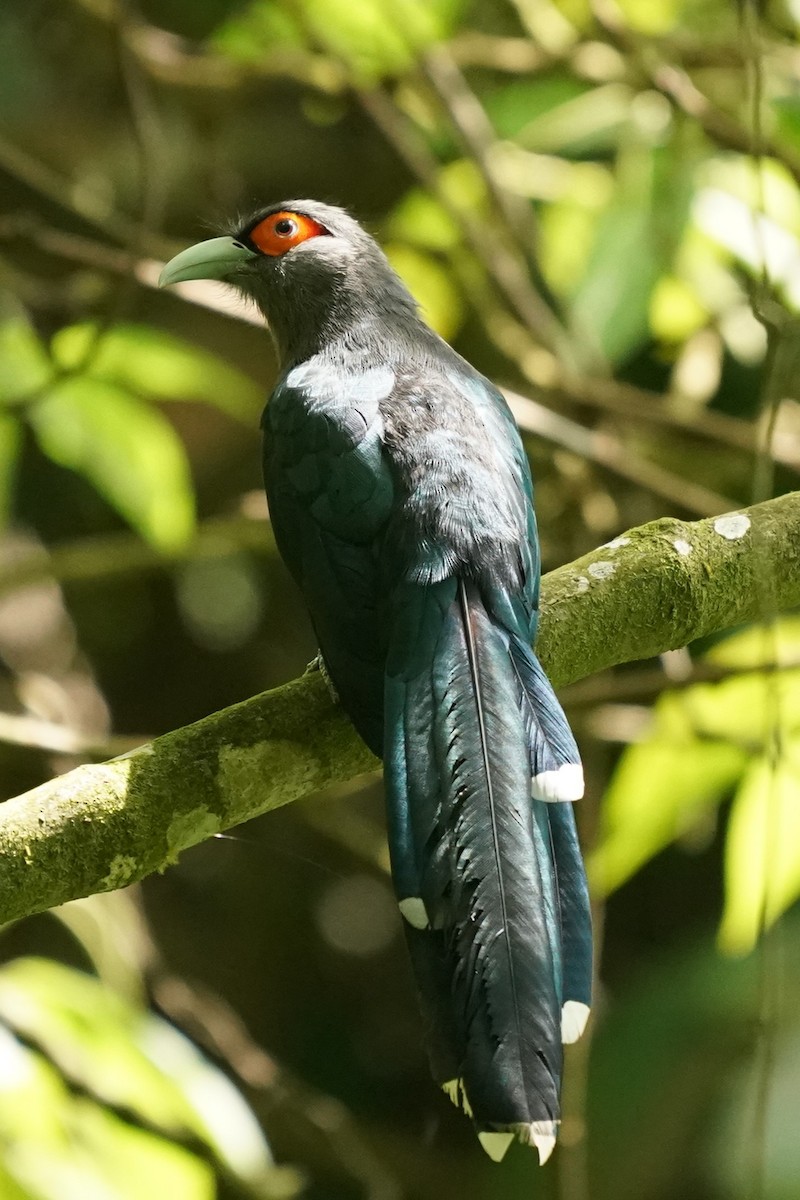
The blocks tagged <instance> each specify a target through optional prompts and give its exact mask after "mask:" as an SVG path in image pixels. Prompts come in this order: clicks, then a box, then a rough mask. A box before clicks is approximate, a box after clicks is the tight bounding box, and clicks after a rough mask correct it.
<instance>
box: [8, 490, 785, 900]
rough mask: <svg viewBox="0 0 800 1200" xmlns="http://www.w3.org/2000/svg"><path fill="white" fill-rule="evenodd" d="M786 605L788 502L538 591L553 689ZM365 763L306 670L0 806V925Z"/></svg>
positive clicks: (671, 537) (642, 531) (659, 533)
mask: <svg viewBox="0 0 800 1200" xmlns="http://www.w3.org/2000/svg"><path fill="white" fill-rule="evenodd" d="M795 605H800V492H794V493H792V494H790V495H787V496H783V497H781V498H780V499H777V500H770V501H767V502H766V503H764V504H759V505H756V506H755V507H753V508H750V509H747V510H744V512H742V513H739V514H735V515H729V516H727V517H716V518H710V519H708V520H704V521H696V522H693V523H688V522H681V521H675V520H671V519H665V520H661V521H655V522H653V523H651V524H649V525H644V526H642V527H641V528H639V529H634V530H631V531H630V532H629V533H628V534H626V535H625V536H624V537H622V538H616V539H615V540H614V541H613V542H611V543H609V544H608V545H607V546H603V547H601V548H600V549H599V550H595V551H593V552H592V553H591V554H587V555H585V556H584V557H583V558H581V559H578V560H577V561H576V562H574V563H570V564H569V565H567V566H565V567H561V568H560V569H559V570H557V571H553V572H551V574H549V575H548V576H546V578H545V579H544V581H543V587H542V621H541V634H540V637H539V642H538V645H537V649H538V653H539V655H540V657H541V659H542V662H543V664H544V665H545V667H546V669H547V670H548V672H549V674H550V676H551V678H552V679H553V681H554V683H555V684H557V685H564V684H566V683H571V682H573V681H575V680H577V679H580V678H582V677H584V676H586V675H590V674H592V673H593V672H595V671H600V670H603V669H604V668H607V667H611V666H614V665H616V664H618V663H623V662H630V661H632V660H633V659H637V658H649V657H651V656H653V655H656V654H659V653H662V652H663V651H665V650H670V649H674V648H676V647H678V646H683V645H685V644H686V643H688V642H691V641H693V640H694V639H696V638H699V637H703V636H706V635H708V634H710V633H714V632H717V631H720V630H724V629H728V628H730V627H731V626H733V625H737V624H740V623H742V622H747V621H754V620H758V619H759V618H760V617H764V616H769V615H771V614H773V613H775V612H776V611H778V610H780V609H786V608H791V607H793V606H795ZM377 767H378V763H377V761H376V759H375V758H373V756H372V755H371V754H370V753H369V751H368V750H367V749H366V747H365V746H364V745H363V743H362V742H361V741H360V739H359V738H358V736H357V735H356V733H355V731H354V730H353V728H352V726H351V725H350V724H349V722H348V721H347V718H346V717H345V716H344V714H343V713H342V711H341V710H340V709H338V708H336V707H335V706H334V705H333V703H332V701H331V699H330V697H329V695H328V692H327V690H326V687H325V684H324V682H323V680H322V679H321V678H320V676H319V675H318V674H310V675H305V676H303V677H302V678H301V679H297V680H294V682H292V683H289V684H286V685H285V686H284V687H281V688H277V689H276V690H275V691H272V692H266V693H264V694H262V695H260V696H255V697H253V699H251V700H245V701H244V702H243V703H241V704H237V705H234V706H233V707H232V708H228V709H225V710H224V711H222V712H219V713H215V714H214V715H213V716H210V717H206V718H205V719H204V720H202V721H198V722H197V723H196V724H194V725H189V726H187V727H186V728H185V729H179V730H176V731H175V732H174V733H170V734H167V735H166V736H164V737H160V738H157V739H156V740H155V741H154V742H152V743H151V744H149V745H146V746H142V747H140V748H139V749H138V750H135V751H133V752H132V753H131V754H128V755H126V756H124V757H122V758H117V759H113V760H112V761H111V762H108V763H103V764H100V765H87V766H82V767H79V768H78V769H77V770H75V771H71V772H70V773H69V774H68V775H64V776H61V777H60V778H58V779H55V780H53V781H51V782H50V783H46V784H43V785H42V786H41V787H38V788H36V789H35V790H34V791H32V792H26V793H25V794H24V795H22V796H17V797H16V798H15V799H13V800H9V801H7V803H6V804H4V805H0V854H1V855H2V859H3V870H2V874H0V921H8V920H12V919H15V918H18V917H21V916H24V915H26V914H28V913H33V912H38V911H41V910H42V909H45V908H49V907H51V906H53V905H55V904H61V903H63V902H64V901H66V900H70V899H74V898H75V897H78V896H85V895H89V894H91V893H93V892H99V891H110V890H112V889H113V888H116V887H122V886H124V885H125V884H128V883H132V882H133V881H134V880H137V879H141V878H142V877H143V876H145V875H148V874H149V873H151V872H152V871H157V870H162V869H163V868H164V867H166V866H169V865H170V864H171V863H173V862H175V860H176V858H177V856H178V855H179V854H180V852H181V851H182V850H185V849H186V848H187V847H188V846H192V845H194V844H195V843H197V842H200V841H202V840H203V839H204V838H207V837H211V836H212V835H213V834H215V833H217V832H219V831H221V830H223V829H227V828H229V827H230V826H232V825H238V824H240V823H241V822H242V821H246V820H249V819H250V818H251V817H255V816H257V815H258V814H259V813H263V812H266V811H268V810H269V809H273V808H277V807H279V806H280V805H282V804H288V803H289V802H290V801H292V800H296V799H298V798H299V797H300V796H305V795H308V794H309V793H311V792H315V791H317V790H319V789H320V788H324V787H327V786H329V785H331V784H334V783H341V782H343V781H345V780H348V779H351V778H352V777H353V776H355V775H357V774H359V773H361V772H364V771H372V770H375V769H376V768H377Z"/></svg>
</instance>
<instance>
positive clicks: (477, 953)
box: [385, 580, 586, 1159]
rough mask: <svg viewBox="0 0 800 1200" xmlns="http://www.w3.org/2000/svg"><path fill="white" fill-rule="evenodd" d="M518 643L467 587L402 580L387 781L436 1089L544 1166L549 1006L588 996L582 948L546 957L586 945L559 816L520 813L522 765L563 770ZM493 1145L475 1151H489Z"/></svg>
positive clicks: (545, 704) (552, 1112)
mask: <svg viewBox="0 0 800 1200" xmlns="http://www.w3.org/2000/svg"><path fill="white" fill-rule="evenodd" d="M516 640H519V641H520V644H522V642H521V639H516ZM516 640H515V639H514V638H511V637H510V635H509V634H508V632H507V631H506V630H505V629H504V628H503V627H502V625H501V624H500V623H499V622H498V621H497V620H496V619H495V618H494V617H493V616H492V615H491V613H490V612H489V611H487V608H486V606H485V605H484V603H483V600H482V598H481V595H480V593H479V590H478V588H477V586H476V585H474V584H472V583H466V582H458V581H454V580H448V581H444V582H443V583H441V584H438V585H433V586H431V585H429V586H428V587H426V588H420V587H414V586H411V585H409V587H408V589H407V590H406V591H405V592H404V593H403V594H402V596H401V597H400V601H398V606H397V608H396V610H395V620H394V624H393V638H392V646H391V649H390V654H389V660H388V665H387V679H386V692H385V721H386V751H385V764H386V784H387V799H388V808H389V837H390V849H391V854H392V867H393V876H394V880H395V888H396V891H397V895H398V900H399V901H400V902H401V909H402V911H403V913H404V916H405V917H406V922H405V924H406V935H407V939H408V943H409V949H410V952H411V957H412V963H413V966H414V971H415V975H416V978H417V985H418V988H419V990H420V998H421V1005H422V1009H423V1013H424V1016H425V1021H426V1025H427V1028H428V1041H429V1048H430V1056H431V1066H432V1070H433V1073H434V1077H435V1078H436V1079H437V1080H438V1082H439V1083H440V1084H442V1085H443V1086H445V1087H446V1089H447V1090H448V1092H449V1094H451V1097H452V1098H454V1099H456V1100H461V1101H463V1103H464V1107H466V1108H467V1109H468V1111H470V1112H471V1115H472V1116H473V1119H474V1121H475V1123H476V1125H477V1127H478V1130H479V1131H482V1132H483V1133H484V1134H498V1135H499V1134H501V1133H502V1131H511V1132H512V1133H515V1134H517V1135H518V1136H520V1138H521V1139H522V1140H524V1141H528V1142H530V1143H531V1144H534V1145H536V1146H537V1147H538V1149H539V1152H540V1157H541V1158H542V1159H544V1157H546V1155H547V1154H548V1153H549V1151H550V1149H551V1148H552V1142H553V1140H554V1138H555V1133H556V1129H557V1121H558V1117H559V1100H558V1093H559V1086H560V1078H561V1069H562V1026H563V1024H564V1022H563V1019H562V1002H563V1001H564V1000H565V999H566V1000H568V1001H573V1002H575V1003H583V1002H584V1001H583V999H582V997H584V996H585V995H586V991H585V988H583V989H582V990H581V986H579V984H580V981H581V980H582V979H583V977H584V975H585V953H584V954H583V960H582V961H583V962H584V967H583V968H581V970H578V971H575V970H574V969H573V966H572V964H571V962H569V961H566V962H562V957H563V953H564V951H566V954H567V958H569V956H570V954H571V947H572V946H578V947H579V948H580V949H581V951H582V953H583V951H584V950H585V937H584V938H583V941H581V936H582V935H581V933H580V929H581V920H582V919H583V915H585V914H584V910H583V908H582V907H581V906H582V903H583V899H582V898H583V895H584V893H583V892H582V891H581V887H580V880H582V878H583V877H582V868H581V869H580V872H578V870H577V868H576V865H575V860H574V856H575V854H576V853H577V854H578V855H579V851H578V850H577V842H574V840H573V839H574V825H572V826H570V825H569V824H568V820H569V818H571V809H570V806H569V805H556V806H552V805H550V804H546V803H544V802H543V801H542V800H541V799H538V798H536V797H534V799H533V800H531V788H530V783H531V775H532V773H533V772H534V771H535V770H536V768H537V767H543V768H544V769H550V765H551V763H552V762H555V764H556V766H557V767H558V766H561V765H563V764H564V762H566V761H567V760H568V759H571V760H572V761H573V762H577V761H578V760H577V748H576V747H575V744H574V740H573V739H572V735H571V734H569V732H568V727H567V726H566V721H565V719H564V718H563V714H561V710H560V708H558V707H557V702H556V701H555V697H554V696H553V695H552V690H551V689H550V688H549V684H548V685H547V687H546V690H545V691H544V696H543V698H542V693H541V691H540V690H534V689H535V688H538V687H539V676H541V679H544V678H545V677H544V675H543V673H542V672H541V668H539V667H538V663H536V660H535V659H534V658H533V655H532V654H531V653H530V651H528V652H527V655H525V654H523V653H522V652H521V651H520V650H519V649H518V648H517V646H516ZM554 704H555V705H556V710H557V713H558V714H560V720H561V723H563V726H564V727H566V729H567V735H568V736H567V735H565V734H564V731H563V729H562V727H561V724H560V723H559V721H558V719H557V718H553V717H551V716H550V715H549V714H550V711H551V708H552V706H553V705H554ZM537 739H538V740H537ZM548 754H549V755H550V756H551V757H550V758H548V757H547V755H548ZM559 756H560V757H559ZM562 809H563V810H564V811H565V812H566V813H567V814H568V817H567V819H566V820H562V818H561V816H560V815H554V814H560V813H561V811H562ZM562 848H563V849H564V852H565V855H566V858H565V863H566V865H563V864H562V863H561V862H560V861H559V854H560V853H561V850H562ZM578 863H579V858H578ZM409 902H412V903H409ZM581 971H582V972H583V974H581ZM569 1011H570V1015H574V1014H573V1010H569ZM484 1140H485V1139H484ZM506 1142H507V1139H503V1138H502V1137H497V1138H490V1139H489V1141H488V1142H487V1144H486V1148H487V1152H490V1153H492V1154H493V1156H498V1155H499V1153H500V1151H501V1149H502V1146H505V1144H506Z"/></svg>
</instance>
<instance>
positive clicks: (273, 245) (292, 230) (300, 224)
mask: <svg viewBox="0 0 800 1200" xmlns="http://www.w3.org/2000/svg"><path fill="white" fill-rule="evenodd" d="M326 232H327V230H326V229H324V228H323V227H322V225H320V223H319V221H315V220H314V219H313V217H305V216H303V214H302V213H296V212H276V213H270V215H269V216H268V217H265V218H264V220H263V221H259V223H258V225H256V226H255V228H253V229H251V230H250V234H249V237H250V241H251V242H252V243H253V245H254V246H257V247H258V249H259V250H260V251H261V253H262V254H269V255H271V256H272V257H273V258H279V257H280V256H281V255H282V254H286V252H287V251H288V250H292V249H293V248H294V247H295V246H299V245H300V243H301V242H307V241H308V239H309V238H313V237H319V235H320V234H321V233H326Z"/></svg>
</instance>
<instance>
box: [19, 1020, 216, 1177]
mask: <svg viewBox="0 0 800 1200" xmlns="http://www.w3.org/2000/svg"><path fill="white" fill-rule="evenodd" d="M0 1063H1V1064H2V1067H3V1075H2V1084H0V1150H2V1151H3V1153H2V1158H3V1162H4V1166H5V1168H6V1169H7V1171H8V1173H9V1177H10V1181H11V1182H10V1185H9V1188H8V1190H3V1192H2V1195H3V1200H6V1197H9V1200H11V1198H16V1197H27V1196H31V1197H36V1200H95V1198H97V1200H104V1198H105V1197H110V1196H113V1197H114V1200H151V1198H152V1197H153V1196H159V1195H165V1194H167V1195H169V1196H170V1197H171V1198H174V1200H213V1197H214V1195H215V1188H214V1180H213V1174H212V1172H211V1170H210V1169H209V1166H208V1164H207V1163H205V1162H203V1160H202V1159H201V1158H198V1157H197V1156H196V1155H194V1154H192V1153H191V1152H190V1151H189V1150H187V1149H185V1148H184V1147H182V1146H180V1145H176V1144H175V1143H173V1142H171V1141H169V1140H166V1139H165V1138H163V1137H161V1136H159V1135H158V1134H157V1133H154V1132H151V1131H148V1130H146V1129H137V1128H136V1126H135V1125H134V1124H132V1123H131V1122H130V1121H129V1120H125V1119H123V1118H121V1117H118V1116H117V1115H116V1114H115V1113H113V1112H110V1111H109V1110H108V1109H106V1108H104V1107H103V1106H102V1105H100V1104H98V1103H96V1102H95V1101H94V1100H93V1099H91V1098H90V1097H86V1096H82V1095H76V1094H75V1093H74V1092H73V1091H72V1089H71V1088H70V1087H69V1086H68V1085H67V1084H66V1083H65V1081H64V1080H63V1079H62V1078H61V1076H60V1075H59V1073H58V1071H57V1070H56V1069H55V1068H54V1067H53V1066H52V1065H51V1064H50V1063H48V1062H47V1061H46V1059H45V1058H43V1057H42V1055H40V1054H39V1053H37V1052H36V1051H35V1050H32V1049H30V1048H29V1047H27V1046H24V1045H22V1044H21V1043H20V1042H18V1041H17V1039H16V1038H15V1037H13V1035H12V1034H10V1033H9V1032H8V1031H7V1030H5V1029H3V1027H2V1026H0ZM0 1181H2V1182H5V1180H3V1178H2V1174H0ZM164 1188H166V1189H167V1191H166V1192H164V1191H163V1190H162V1189H164Z"/></svg>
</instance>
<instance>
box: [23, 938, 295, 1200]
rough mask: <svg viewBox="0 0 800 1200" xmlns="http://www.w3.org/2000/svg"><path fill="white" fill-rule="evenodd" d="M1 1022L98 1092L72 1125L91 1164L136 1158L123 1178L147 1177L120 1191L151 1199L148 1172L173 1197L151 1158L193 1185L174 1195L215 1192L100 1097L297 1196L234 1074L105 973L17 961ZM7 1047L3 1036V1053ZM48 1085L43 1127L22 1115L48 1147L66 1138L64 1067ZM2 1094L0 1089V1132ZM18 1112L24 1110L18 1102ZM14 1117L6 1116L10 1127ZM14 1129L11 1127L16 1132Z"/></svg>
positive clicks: (263, 1185) (236, 1171) (263, 1191)
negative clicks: (136, 1133)
mask: <svg viewBox="0 0 800 1200" xmlns="http://www.w3.org/2000/svg"><path fill="white" fill-rule="evenodd" d="M0 1019H2V1020H3V1021H4V1022H5V1023H6V1024H7V1025H8V1026H9V1027H10V1028H11V1029H13V1030H14V1031H15V1032H16V1033H18V1034H19V1035H21V1036H22V1037H23V1038H24V1039H25V1040H26V1041H29V1042H31V1043H33V1044H34V1045H35V1046H36V1047H37V1048H38V1049H41V1050H43V1051H44V1052H45V1053H46V1054H47V1056H48V1058H49V1059H50V1060H51V1061H52V1063H53V1064H54V1067H55V1068H57V1069H58V1070H60V1071H61V1072H62V1073H63V1074H64V1076H65V1077H66V1078H67V1079H68V1080H69V1083H70V1085H71V1086H72V1087H73V1088H74V1087H75V1086H76V1085H77V1087H78V1089H79V1091H80V1092H81V1093H84V1094H85V1095H87V1096H88V1097H89V1098H90V1100H91V1101H92V1104H90V1105H88V1106H86V1107H84V1108H82V1109H80V1111H79V1112H77V1113H75V1112H72V1113H71V1114H70V1117H69V1120H70V1124H71V1126H73V1127H78V1128H79V1131H80V1137H79V1141H82V1142H84V1143H86V1144H87V1145H88V1146H89V1148H90V1150H91V1153H90V1158H91V1160H92V1162H94V1163H95V1164H96V1165H100V1166H101V1168H102V1169H104V1170H105V1169H106V1167H107V1168H108V1170H109V1172H110V1171H111V1170H112V1169H117V1170H120V1167H119V1166H118V1165H117V1164H119V1163H120V1162H122V1163H127V1165H126V1166H125V1167H124V1170H123V1172H122V1173H123V1175H124V1177H126V1178H127V1177H128V1176H130V1177H131V1178H133V1176H134V1175H137V1176H138V1177H139V1179H138V1180H137V1181H136V1184H135V1190H131V1191H130V1192H128V1191H124V1190H122V1191H120V1192H119V1194H120V1195H122V1196H125V1197H128V1196H130V1197H132V1198H133V1197H136V1200H138V1198H139V1196H145V1197H146V1196H147V1190H146V1185H147V1183H148V1179H149V1183H150V1186H151V1193H150V1194H151V1195H163V1194H167V1193H165V1192H164V1191H163V1190H162V1188H161V1187H159V1186H156V1184H155V1182H154V1180H153V1179H150V1176H149V1173H150V1171H151V1163H152V1171H153V1172H154V1173H155V1172H157V1171H163V1172H166V1175H167V1176H169V1175H170V1174H171V1173H172V1172H175V1186H176V1188H180V1187H183V1188H184V1189H185V1190H184V1191H180V1190H179V1191H177V1192H176V1193H174V1194H177V1195H180V1196H184V1195H185V1196H186V1200H194V1197H195V1196H197V1197H200V1196H202V1197H205V1196H206V1194H207V1193H206V1191H204V1190H203V1188H205V1187H206V1183H205V1180H206V1173H205V1172H204V1173H203V1175H202V1177H200V1176H197V1172H196V1170H195V1168H196V1166H197V1163H196V1160H194V1159H193V1158H192V1164H193V1165H192V1170H191V1171H189V1170H188V1167H187V1164H186V1163H184V1162H183V1160H182V1159H181V1158H180V1157H178V1158H170V1157H168V1156H170V1155H172V1152H173V1151H174V1150H176V1148H175V1147H170V1146H168V1144H167V1143H166V1142H164V1141H163V1140H161V1139H160V1138H155V1139H153V1141H152V1144H150V1143H148V1144H146V1145H145V1144H142V1145H141V1146H138V1145H137V1144H136V1142H135V1140H134V1141H131V1142H128V1141H127V1140H126V1136H127V1135H126V1129H127V1126H123V1128H121V1129H117V1128H116V1126H115V1124H114V1121H115V1120H116V1118H113V1117H112V1116H111V1115H110V1114H108V1113H104V1111H103V1109H102V1108H100V1107H99V1106H98V1105H97V1104H96V1103H95V1102H100V1103H101V1104H104V1105H111V1106H113V1107H114V1108H115V1109H120V1110H122V1111H124V1112H130V1113H133V1114H135V1116H136V1117H137V1118H138V1119H139V1120H140V1121H141V1122H142V1123H144V1124H145V1125H147V1126H148V1127H149V1128H151V1129H156V1130H158V1131H160V1133H161V1134H162V1135H163V1137H164V1138H174V1137H181V1138H183V1139H185V1138H187V1137H191V1138H194V1139H199V1140H200V1141H201V1142H202V1143H203V1144H204V1145H205V1146H206V1147H207V1148H208V1150H209V1151H210V1152H211V1153H212V1154H213V1156H214V1158H215V1159H216V1160H217V1161H218V1162H219V1163H220V1164H222V1165H223V1166H224V1169H225V1170H226V1171H227V1172H228V1173H230V1174H232V1175H234V1176H236V1177H237V1178H238V1179H240V1180H241V1181H243V1182H246V1184H247V1186H248V1187H249V1188H250V1189H251V1190H252V1191H253V1193H254V1194H255V1195H257V1196H265V1197H266V1196H273V1195H282V1196H288V1195H292V1194H294V1192H295V1191H296V1190H297V1180H296V1177H295V1176H294V1174H293V1173H292V1172H290V1171H284V1170H278V1169H277V1168H275V1166H274V1164H273V1162H272V1158H271V1155H270V1151H269V1147H268V1145H267V1143H266V1141H265V1139H264V1136H263V1134H262V1132H261V1130H260V1127H259V1125H258V1123H257V1121H256V1120H255V1117H254V1116H253V1113H252V1112H251V1110H250V1109H249V1107H248V1106H247V1104H246V1103H245V1101H244V1099H243V1098H242V1096H241V1095H240V1093H239V1092H238V1091H237V1090H236V1088H235V1087H234V1086H233V1084H232V1083H231V1082H230V1081H229V1080H228V1079H227V1078H226V1076H225V1075H224V1074H223V1073H222V1072H221V1071H218V1070H217V1069H216V1068H215V1067H213V1066H212V1065H211V1064H209V1063H208V1062H206V1060H205V1059H204V1058H203V1056H202V1055H201V1054H200V1053H199V1052H198V1051H197V1050H196V1049H195V1047H194V1046H193V1045H192V1044H191V1043H190V1042H189V1041H188V1040H187V1039H186V1038H185V1037H183V1036H182V1035H181V1034H180V1033H178V1032H177V1031H176V1030H175V1029H173V1028H172V1026H170V1025H168V1024H167V1022H166V1021H162V1020H161V1019H159V1018H157V1017H153V1016H151V1015H150V1014H149V1013H147V1012H145V1011H142V1010H141V1009H140V1008H139V1007H138V1006H137V1005H134V1004H131V1003H129V1002H128V1001H125V1000H123V999H122V998H121V997H120V996H118V995H116V994H115V993H114V992H112V991H111V990H110V989H109V988H107V987H105V986H104V985H103V984H102V983H101V982H100V981H99V980H97V979H95V978H93V977H92V976H89V975H85V974H83V973H82V972H80V971H75V970H73V969H72V968H69V967H66V966H63V965H62V964H60V963H55V962H52V961H49V960H45V959H33V958H28V959H17V960H16V961H14V962H12V963H8V964H6V965H5V966H4V967H3V968H1V969H0ZM0 1029H2V1026H0ZM15 1044H16V1043H15ZM2 1049H3V1043H2V1042H0V1060H1V1058H2ZM26 1053H27V1052H26ZM35 1057H36V1062H41V1061H42V1060H40V1059H39V1058H38V1055H37V1056H35ZM33 1065H34V1066H35V1065H36V1064H35V1063H34V1064H33ZM28 1066H29V1067H30V1066H31V1064H30V1063H29V1064H28ZM37 1069H38V1068H37ZM48 1070H49V1069H48ZM27 1074H28V1076H30V1075H31V1071H30V1070H29V1071H28V1073H27ZM45 1082H46V1083H47V1087H48V1088H49V1091H50V1100H49V1101H48V1102H47V1103H45V1102H43V1101H41V1100H40V1101H39V1102H37V1108H36V1113H37V1118H36V1119H37V1121H38V1127H37V1126H36V1125H35V1124H32V1123H31V1121H30V1118H28V1117H27V1116H24V1115H20V1118H19V1120H20V1122H22V1123H25V1124H26V1127H28V1126H30V1128H29V1132H30V1135H31V1137H32V1138H33V1140H34V1141H35V1142H37V1143H39V1142H41V1143H43V1144H46V1143H47V1142H48V1141H53V1140H54V1139H56V1140H57V1138H56V1134H57V1132H58V1129H57V1126H58V1123H59V1122H60V1120H61V1117H60V1116H58V1115H56V1117H53V1115H52V1114H53V1111H54V1109H56V1108H57V1107H58V1105H57V1103H56V1100H57V1099H58V1097H59V1096H60V1095H61V1093H62V1091H65V1089H63V1085H61V1082H60V1078H59V1076H58V1074H57V1073H56V1072H55V1071H51V1072H50V1074H48V1076H47V1079H46V1081H45ZM42 1086H43V1085H42ZM2 1096H3V1090H2V1088H0V1136H2V1131H3V1130H2V1121H3V1119H2ZM16 1110H19V1111H21V1107H20V1103H19V1102H18V1104H17V1106H16V1108H15V1111H16ZM11 1120H12V1117H11V1116H7V1117H6V1127H7V1128H8V1123H9V1122H10V1121H11ZM54 1122H55V1127H56V1128H55V1133H54V1131H53V1126H54ZM109 1122H111V1123H109ZM13 1134H14V1130H13V1129H11V1130H10V1133H9V1136H13ZM102 1141H105V1142H106V1143H107V1144H108V1145H109V1146H113V1147H114V1153H113V1154H109V1155H108V1162H107V1163H106V1162H105V1158H106V1156H105V1155H104V1154H102V1153H101V1152H100V1150H99V1143H100V1142H102ZM137 1153H140V1154H142V1155H143V1156H144V1157H143V1162H142V1170H141V1171H139V1170H135V1169H134V1168H133V1166H132V1165H131V1164H130V1163H128V1157H129V1154H130V1155H131V1156H133V1155H135V1154H137ZM182 1153H183V1152H182V1151H181V1154H182ZM165 1156H167V1157H165ZM148 1159H149V1160H150V1161H149V1162H148V1161H147V1160H148ZM192 1172H193V1173H194V1174H193V1176H192ZM181 1176H186V1179H181ZM190 1176H192V1177H190ZM165 1177H166V1176H165ZM65 1194H66V1193H65ZM169 1194H170V1195H172V1194H173V1193H172V1192H169ZM56 1195H57V1196H58V1200H62V1198H61V1196H60V1195H58V1193H56Z"/></svg>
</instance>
